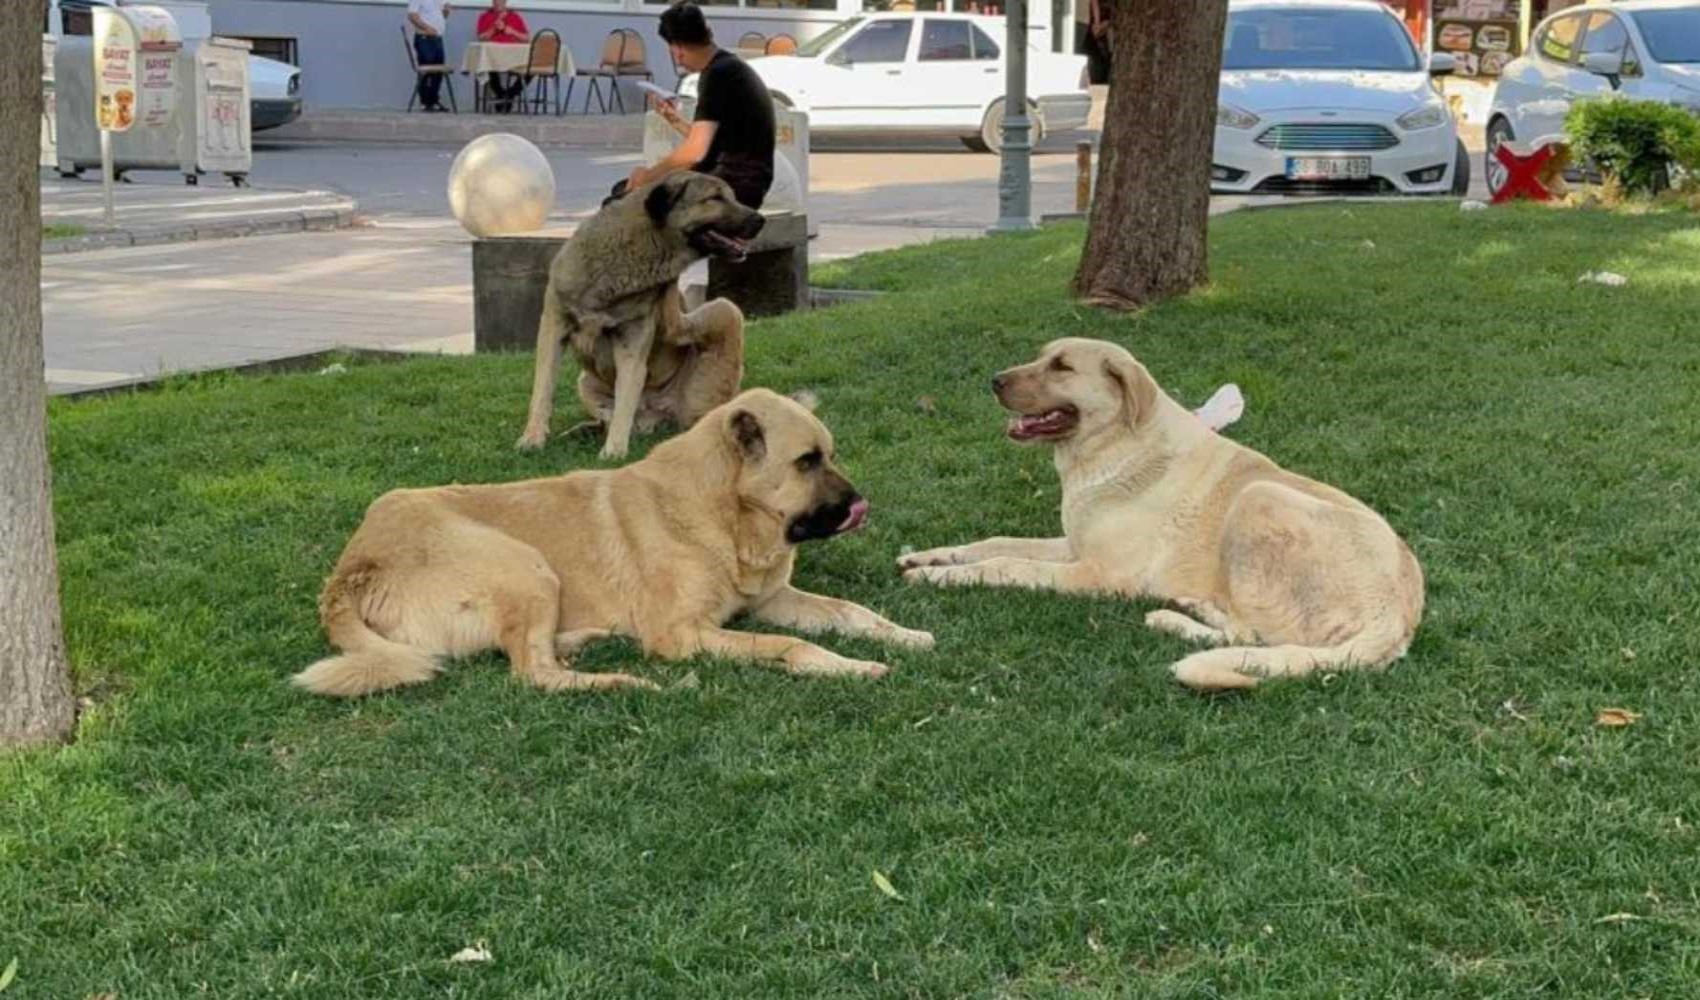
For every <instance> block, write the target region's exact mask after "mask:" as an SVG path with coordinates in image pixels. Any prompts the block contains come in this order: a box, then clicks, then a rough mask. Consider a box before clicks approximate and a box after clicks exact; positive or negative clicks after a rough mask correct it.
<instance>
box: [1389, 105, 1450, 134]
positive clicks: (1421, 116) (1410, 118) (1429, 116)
mask: <svg viewBox="0 0 1700 1000" xmlns="http://www.w3.org/2000/svg"><path fill="white" fill-rule="evenodd" d="M1446 118H1447V116H1446V107H1445V105H1441V104H1428V105H1424V106H1423V107H1420V108H1418V109H1417V110H1415V111H1407V112H1405V113H1404V114H1402V115H1400V116H1399V117H1398V119H1397V121H1398V122H1399V127H1400V128H1402V129H1404V130H1405V131H1407V132H1415V131H1417V130H1418V129H1424V128H1434V127H1435V126H1436V125H1444V124H1446Z"/></svg>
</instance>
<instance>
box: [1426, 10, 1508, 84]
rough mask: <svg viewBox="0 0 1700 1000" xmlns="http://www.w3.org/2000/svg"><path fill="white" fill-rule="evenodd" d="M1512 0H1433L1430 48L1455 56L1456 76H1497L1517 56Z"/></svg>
mask: <svg viewBox="0 0 1700 1000" xmlns="http://www.w3.org/2000/svg"><path fill="white" fill-rule="evenodd" d="M1519 14H1520V10H1519V8H1518V5H1517V3H1516V2H1515V0H1436V3H1435V5H1434V21H1433V23H1434V42H1433V51H1435V52H1447V53H1450V54H1451V55H1452V57H1453V58H1454V59H1455V60H1457V65H1458V69H1457V71H1456V74H1455V75H1457V76H1460V77H1497V76H1499V75H1500V74H1501V73H1503V72H1505V64H1506V63H1509V62H1510V61H1511V60H1513V59H1515V58H1517V56H1518V54H1519V48H1520V46H1519V45H1518V44H1517V42H1518V36H1519V32H1518V16H1519Z"/></svg>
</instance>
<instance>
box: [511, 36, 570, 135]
mask: <svg viewBox="0 0 1700 1000" xmlns="http://www.w3.org/2000/svg"><path fill="white" fill-rule="evenodd" d="M523 76H524V79H525V86H526V87H527V88H530V87H531V85H532V84H533V83H536V84H537V89H536V92H535V93H533V94H532V96H531V97H529V98H525V99H524V102H523V104H522V105H521V106H522V107H526V106H529V107H530V109H531V110H533V111H546V110H548V108H549V83H550V81H553V82H554V84H555V113H556V114H557V115H558V114H560V113H561V36H560V35H559V34H558V33H557V32H556V31H555V29H554V28H544V29H543V30H541V31H539V32H537V34H535V35H532V36H531V50H530V51H529V52H528V53H527V55H526V59H525V72H524V74H523Z"/></svg>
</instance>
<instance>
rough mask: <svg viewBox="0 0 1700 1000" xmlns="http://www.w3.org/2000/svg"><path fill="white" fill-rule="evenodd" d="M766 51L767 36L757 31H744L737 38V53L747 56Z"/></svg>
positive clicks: (757, 54) (761, 53)
mask: <svg viewBox="0 0 1700 1000" xmlns="http://www.w3.org/2000/svg"><path fill="white" fill-rule="evenodd" d="M766 52H767V36H766V35H764V34H762V33H761V32H759V31H746V32H744V33H743V35H741V36H740V37H739V38H738V54H739V55H741V56H744V57H745V58H748V57H750V56H759V55H763V54H765V53H766Z"/></svg>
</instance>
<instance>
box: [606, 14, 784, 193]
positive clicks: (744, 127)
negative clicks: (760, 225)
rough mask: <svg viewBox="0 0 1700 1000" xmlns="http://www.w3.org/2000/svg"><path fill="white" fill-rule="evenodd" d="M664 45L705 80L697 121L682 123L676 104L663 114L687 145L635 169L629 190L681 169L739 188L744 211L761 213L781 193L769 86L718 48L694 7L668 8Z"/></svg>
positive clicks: (699, 90) (700, 83)
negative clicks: (771, 195)
mask: <svg viewBox="0 0 1700 1000" xmlns="http://www.w3.org/2000/svg"><path fill="white" fill-rule="evenodd" d="M661 38H662V40H663V41H665V42H666V43H667V48H668V49H669V50H670V51H671V52H672V54H673V61H674V62H676V63H678V64H679V66H680V67H682V68H683V69H685V70H687V71H689V72H693V73H698V74H700V76H698V78H697V111H696V120H695V121H694V122H686V121H685V120H684V119H683V118H681V117H679V112H678V111H677V110H676V109H675V108H674V106H673V104H672V103H671V102H667V103H663V104H661V105H659V106H658V107H657V111H659V112H660V114H661V116H662V117H663V118H665V119H667V121H668V123H669V124H671V125H672V126H673V127H674V128H675V129H677V130H678V131H679V134H681V135H683V136H684V137H685V141H684V142H682V143H680V144H679V147H678V148H677V149H675V150H673V152H671V153H669V154H667V156H666V158H664V159H662V160H661V161H660V162H659V163H656V164H655V165H654V166H650V167H639V168H637V169H636V170H633V171H632V174H631V176H630V177H628V178H627V179H626V190H633V189H635V188H638V187H640V186H642V185H643V184H646V183H648V182H650V181H655V180H660V179H661V178H663V177H665V176H667V175H668V174H670V173H672V172H673V171H675V170H696V171H699V172H701V173H705V174H713V175H714V176H716V177H719V178H720V179H722V180H724V181H725V182H726V183H728V184H730V185H732V191H733V193H735V194H736V195H737V196H738V201H739V202H741V203H742V204H744V205H748V206H749V207H750V208H760V207H761V203H762V200H763V199H765V198H766V197H767V190H768V188H770V187H772V186H773V142H774V139H773V133H774V119H773V98H771V97H770V96H768V93H767V86H766V85H765V84H763V83H762V82H761V77H759V76H757V75H756V71H755V70H753V69H751V68H750V67H749V64H748V63H745V62H744V61H743V60H742V59H739V58H738V57H737V56H736V55H734V54H733V53H731V52H727V51H725V50H724V49H721V48H719V47H717V46H716V45H715V44H714V32H712V31H710V30H709V27H708V21H707V19H706V18H704V17H703V15H702V8H700V7H698V6H697V5H696V4H694V3H683V4H676V5H674V6H672V7H669V8H667V10H666V11H665V12H664V13H663V14H662V15H661ZM618 193H621V192H619V191H618V190H616V194H618Z"/></svg>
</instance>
